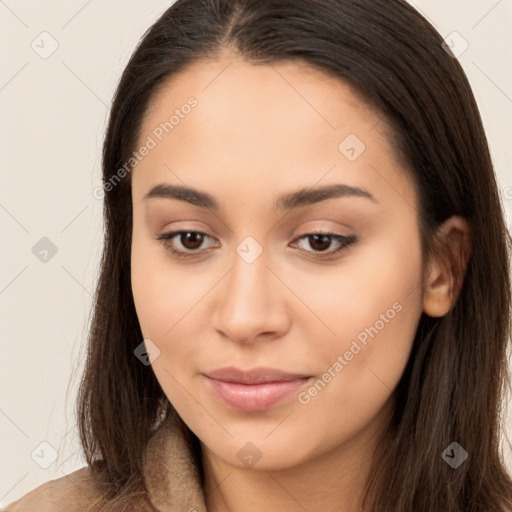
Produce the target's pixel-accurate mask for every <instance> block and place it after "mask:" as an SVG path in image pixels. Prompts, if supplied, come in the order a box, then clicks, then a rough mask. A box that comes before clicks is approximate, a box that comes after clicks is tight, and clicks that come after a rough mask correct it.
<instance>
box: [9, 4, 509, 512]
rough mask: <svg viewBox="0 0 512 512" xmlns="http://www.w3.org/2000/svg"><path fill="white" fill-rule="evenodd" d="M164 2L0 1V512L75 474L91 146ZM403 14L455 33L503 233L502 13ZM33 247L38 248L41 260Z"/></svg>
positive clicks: (92, 213)
mask: <svg viewBox="0 0 512 512" xmlns="http://www.w3.org/2000/svg"><path fill="white" fill-rule="evenodd" d="M171 3H172V2H171V1H169V0H166V1H164V0H151V1H147V0H146V1H144V2H142V1H135V0H102V1H99V0H89V1H87V0H73V1H70V0H65V1H64V0H60V1H56V0H53V1H51V0H47V1H45V2H40V1H36V0H25V1H16V0H6V1H5V2H0V39H1V46H2V65H1V69H0V108H1V120H2V122H1V125H0V126H1V128H0V129H1V133H0V144H1V153H0V154H1V169H2V170H1V187H0V226H1V236H2V247H3V250H2V251H1V252H0V260H1V266H0V315H1V327H2V342H1V343H2V355H3V357H2V358H0V375H1V386H0V433H1V441H0V444H1V455H0V457H1V459H0V460H1V461H2V465H1V467H0V504H1V505H6V504H8V503H10V502H12V501H14V500H16V499H18V498H19V497H21V496H22V495H24V494H26V493H27V492H28V491H30V490H31V489H33V488H35V487H36V486H38V485H40V484H41V483H43V482H46V481H48V480H52V479H54V478H58V477H61V476H63V475H64V474H68V473H70V472H72V471H73V470H75V469H78V468H80V467H82V466H84V465H85V463H84V460H83V458H82V456H81V453H80V446H79V444H78V437H77V430H76V427H75V425H74V420H75V418H74V413H73V408H74V400H75V396H76V390H77V386H78V382H79V378H80V375H81V371H82V368H83V356H84V342H85V336H86V333H87V328H88V321H89V312H90V309H91V305H92V292H93V289H94V283H95V280H96V278H97V272H98V264H99V256H100V249H101V243H102V230H103V227H102V203H101V201H100V200H98V199H96V198H95V197H94V196H93V190H94V188H95V187H98V186H99V185H100V184H101V179H100V176H101V170H100V161H101V160H100V155H101V143H102V138H103V135H104V131H105V127H106V121H107V114H108V110H109V105H110V101H111V98H112V95H113V92H114V88H115V86H116V84H117V81H118V79H119V77H120V75H121V72H122V70H123V68H124V66H125V64H126V62H127V60H128V58H129V56H130V54H131V52H132V50H133V49H134V48H135V46H136V44H137V42H138V41H139V38H140V37H141V36H142V34H143V33H144V32H145V30H146V29H147V28H148V27H149V26H150V25H151V24H152V23H153V22H154V21H155V20H156V19H157V17H158V16H159V15H160V14H161V13H162V12H163V11H164V10H165V9H166V8H167V7H168V6H169V5H170V4H171ZM411 3H412V2H411ZM414 5H416V6H417V7H418V8H419V9H420V10H421V12H423V14H424V15H426V16H427V17H428V18H429V19H430V21H431V22H432V23H433V24H434V25H435V26H436V28H437V29H438V30H439V31H440V33H441V34H442V35H443V37H447V36H450V37H451V40H454V39H453V37H458V36H453V32H454V31H455V32H458V33H459V34H460V36H462V38H463V39H464V40H466V41H467V43H468V44H469V47H468V48H467V50H466V51H465V52H464V53H463V54H462V55H461V56H460V57H459V60H460V62H461V63H462V65H463V67H464V69H465V70H466V73H467V75H468V77H469V80H470V82H471V85H472V87H473V90H474V92H475V95H476V98H477V101H478V103H479V106H480V109H481V113H482V116H483V119H484V123H485V127H486V129H487V134H488V138H489V142H490V146H491V150H492V155H493V158H494V162H495V166H496V171H497V174H498V178H499V182H500V188H501V191H502V194H503V202H504V206H505V208H506V212H507V218H508V221H509V226H510V219H512V215H511V212H512V171H511V169H510V163H511V153H510V146H511V144H510V141H511V140H512V123H511V121H510V120H511V118H512V66H511V63H512V30H511V28H512V2H511V1H510V0H501V1H497V0H469V1H468V0H457V1H454V0H452V1H447V0H422V1H420V0H418V1H416V2H415V3H414ZM42 32H48V34H49V35H46V34H43V35H41V33H42ZM459 42H462V40H461V39H459ZM55 44H58V47H57V49H56V50H55V51H54V52H53V53H52V54H51V55H49V56H48V55H47V54H48V53H50V52H51V50H52V45H55ZM458 44H459V43H458ZM459 48H460V46H459ZM44 237H46V238H47V239H48V240H49V241H50V242H51V243H50V242H49V241H48V240H43V241H41V239H42V238H44ZM38 243H39V244H40V245H36V244H38ZM34 246H36V249H39V250H41V247H42V248H44V249H46V250H48V251H49V252H48V256H47V261H46V262H43V261H41V260H40V259H39V257H41V256H39V257H36V255H35V254H34V252H36V253H37V252H38V250H34V252H33V247H34ZM55 249H56V250H57V252H56V253H55V254H54V255H53V254H52V250H55ZM508 418H509V420H508V425H509V431H510V429H511V428H512V427H511V421H510V416H509V417H508ZM509 435H510V434H509ZM41 443H43V444H41ZM54 450H55V452H56V453H55V452H54ZM56 454H57V458H56V459H55V460H53V459H54V456H55V455H56ZM508 457H509V458H508V463H509V467H510V468H511V469H512V456H511V454H510V451H509V452H508ZM36 461H38V462H39V464H38V463H36ZM48 464H49V465H48ZM41 465H42V466H45V465H48V467H47V468H46V469H45V468H44V467H41Z"/></svg>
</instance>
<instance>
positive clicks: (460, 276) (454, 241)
mask: <svg viewBox="0 0 512 512" xmlns="http://www.w3.org/2000/svg"><path fill="white" fill-rule="evenodd" d="M436 238H437V239H438V243H439V251H438V252H437V254H436V255H435V256H433V257H432V260H433V261H431V262H430V265H429V272H428V279H427V281H426V287H425V292H424V298H423V311H424V312H425V313H426V314H427V315H428V316H431V317H441V316H444V315H446V314H447V313H448V312H449V311H450V310H451V309H452V308H453V307H454V306H455V303H456V302H457V299H458V297H459V295H460V291H461V290H462V285H463V283H464V276H465V273H466V269H467V266H468V262H469V258H470V255H471V247H472V233H471V227H470V225H469V223H468V221H467V220H466V219H464V218H463V217H459V216H453V217H450V218H449V219H448V220H446V221H445V222H444V223H443V224H442V226H441V227H440V228H439V230H438V233H437V234H436Z"/></svg>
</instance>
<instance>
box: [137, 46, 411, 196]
mask: <svg viewBox="0 0 512 512" xmlns="http://www.w3.org/2000/svg"><path fill="white" fill-rule="evenodd" d="M191 98H193V99H194V101H195V106H194V107H192V108H190V107H189V106H188V105H190V99H191ZM172 116H174V119H173V120H171V117H172ZM170 120H171V121H172V122H171V123H170V122H169V121H170ZM390 135H391V130H390V127H389V125H388V123H387V122H386V120H385V119H384V118H383V117H382V116H381V115H380V114H379V113H378V112H377V111H375V110H374V109H372V108H371V107H370V106H369V105H368V104H367V103H365V102H364V101H363V99H362V97H361V96H360V95H359V94H358V93H357V91H355V90H354V89H353V87H351V86H350V85H349V84H348V83H346V82H344V81H343V80H341V79H338V78H335V77H333V76H330V75H328V74H326V73H324V72H322V71H320V70H317V69H315V68H312V67H311V66H308V65H307V64H306V63H304V62H301V61H293V62H291V61H285V62H280V63H276V64H271V65H268V64H253V63H249V62H247V61H244V60H241V59H240V58H238V57H236V56H232V55H224V56H222V57H220V58H218V59H216V60H204V61H197V62H195V63H193V64H192V65H190V66H189V67H187V68H186V69H185V70H183V71H181V72H180V73H177V74H175V75H173V76H171V77H170V78H169V79H167V80H166V81H165V82H163V83H162V84H161V86H160V87H159V89H158V91H156V93H155V95H154V97H153V99H152V101H151V104H150V105H149V107H148V109H147V111H146V114H145V116H144V119H143V121H142V124H141V129H140V133H139V145H141V144H143V143H144V141H146V140H148V137H151V138H152V139H153V140H154V142H155V147H154V148H153V149H152V150H151V151H150V152H149V154H148V155H147V156H145V157H144V159H143V160H142V161H141V162H140V163H138V164H137V165H136V167H135V170H134V172H133V176H132V179H133V182H132V184H133V187H134V194H137V195H138V196H139V197H141V196H142V193H143V192H144V191H146V190H147V188H148V187H149V186H151V185H154V184H156V183H157V182H161V181H173V182H179V178H180V177H183V178H184V179H185V180H186V181H187V182H188V183H189V184H191V185H192V184H195V185H199V184H201V186H200V187H199V188H203V189H204V188H214V187H216V186H217V185H218V184H219V180H221V181H222V182H223V183H224V184H226V183H235V182H237V181H238V180H241V182H243V183H244V184H245V186H254V187H255V188H256V189H257V188H258V187H261V188H262V190H263V189H265V188H266V190H267V191H268V190H269V187H271V188H272V189H278V188H283V189H287V190H289V189H290V188H297V186H296V185H307V184H309V186H313V185H314V184H315V183H316V182H318V181H319V180H320V179H322V176H324V175H326V174H329V179H333V180H334V179H336V178H340V179H338V180H337V181H340V180H341V181H344V182H345V183H347V184H348V185H352V186H359V185H360V186H363V188H366V187H364V185H368V183H369V182H368V179H370V178H371V177H373V178H374V181H375V173H376V172H377V173H380V174H381V177H380V178H379V179H378V181H381V180H382V173H383V172H384V173H388V174H389V172H391V173H392V172H393V171H392V169H394V173H395V174H397V169H398V167H399V163H398V161H397V158H396V155H395V152H394V150H393V148H392V146H391V145H390V142H389V139H390ZM160 139H161V140H160ZM359 153H360V156H359ZM354 156H355V157H356V158H354ZM385 167H388V168H389V169H388V171H385V170H384V168H385ZM378 168H380V171H379V169H378ZM171 171H172V173H171ZM331 171H332V172H331ZM387 178H388V180H391V182H393V181H397V180H398V181H399V180H400V179H402V178H403V176H402V177H400V176H388V177H387ZM299 181H302V183H298V182H299ZM364 182H365V183H364ZM293 185H295V186H293ZM395 187H398V188H401V187H403V184H399V183H395ZM139 189H140V190H139Z"/></svg>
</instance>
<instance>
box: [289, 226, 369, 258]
mask: <svg viewBox="0 0 512 512" xmlns="http://www.w3.org/2000/svg"><path fill="white" fill-rule="evenodd" d="M296 240H305V241H307V243H308V245H309V246H310V247H311V248H313V249H314V250H313V251H309V250H306V252H309V253H312V254H313V255H314V256H315V257H319V258H323V257H328V256H332V255H333V254H337V253H339V252H341V251H343V250H345V249H347V248H348V247H350V246H351V245H353V244H355V243H356V242H358V241H359V239H358V238H357V237H356V236H343V235H338V234H336V233H331V232H318V233H308V234H306V235H302V236H301V237H299V238H297V239H296ZM333 241H334V242H336V245H337V248H335V249H331V250H328V248H329V247H330V246H331V245H332V242H333ZM293 245H297V244H293ZM318 253H320V254H318Z"/></svg>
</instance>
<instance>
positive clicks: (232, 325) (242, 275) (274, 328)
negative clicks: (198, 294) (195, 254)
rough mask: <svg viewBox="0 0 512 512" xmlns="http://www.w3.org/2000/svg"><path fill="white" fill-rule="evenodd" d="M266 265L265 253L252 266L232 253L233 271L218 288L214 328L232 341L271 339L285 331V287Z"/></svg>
mask: <svg viewBox="0 0 512 512" xmlns="http://www.w3.org/2000/svg"><path fill="white" fill-rule="evenodd" d="M268 264H269V261H268V259H267V257H266V252H265V251H263V253H262V254H261V255H260V256H259V257H258V258H257V259H256V260H255V261H253V262H252V263H248V262H247V261H245V260H244V259H243V258H242V257H240V256H239V255H238V254H237V253H235V255H234V258H233V268H232V269H231V271H230V272H229V273H228V275H227V276H226V278H225V279H224V280H223V281H224V283H223V286H221V287H219V289H218V299H217V308H216V310H215V314H214V326H215V328H216V330H217V331H218V332H220V333H221V334H222V335H223V336H225V337H227V338H229V339H231V340H232V341H234V342H237V343H245V344H247V343H253V342H255V341H256V340H258V339H261V338H264V339H267V340H268V339H275V338H278V337H280V336H282V335H283V334H284V333H285V332H286V331H287V329H289V324H290V315H289V313H288V311H289V308H288V307H287V294H286V290H287V288H286V286H284V285H283V283H282V282H281V280H280V279H279V278H278V277H277V276H276V274H277V272H276V270H275V269H272V268H271V267H270V266H269V265H268ZM289 293H290V292H289V291H288V294H289Z"/></svg>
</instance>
